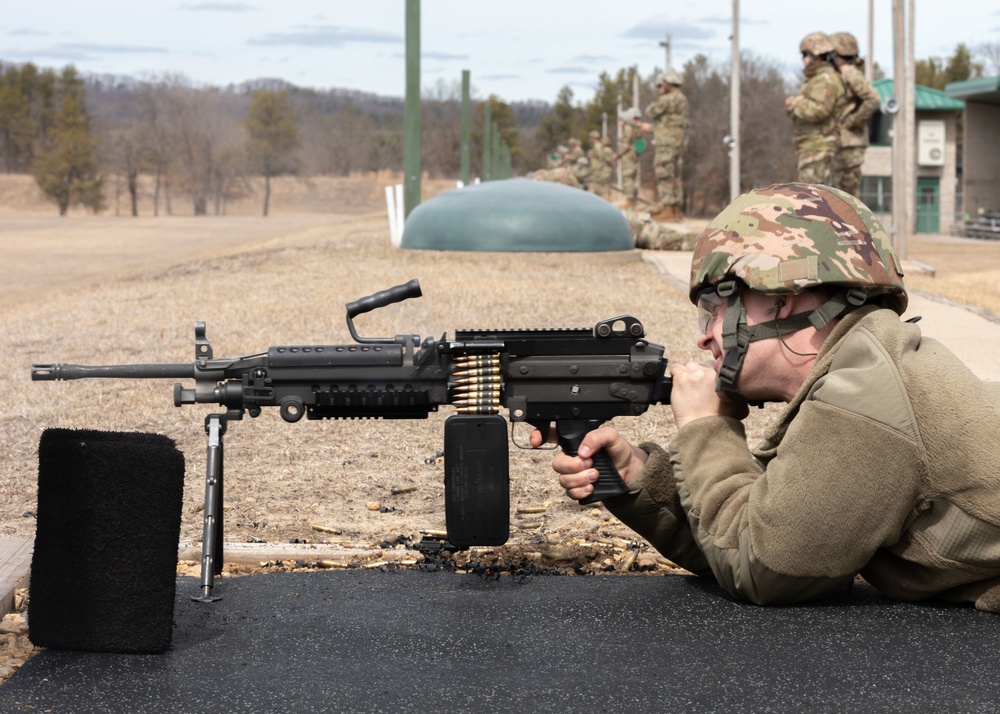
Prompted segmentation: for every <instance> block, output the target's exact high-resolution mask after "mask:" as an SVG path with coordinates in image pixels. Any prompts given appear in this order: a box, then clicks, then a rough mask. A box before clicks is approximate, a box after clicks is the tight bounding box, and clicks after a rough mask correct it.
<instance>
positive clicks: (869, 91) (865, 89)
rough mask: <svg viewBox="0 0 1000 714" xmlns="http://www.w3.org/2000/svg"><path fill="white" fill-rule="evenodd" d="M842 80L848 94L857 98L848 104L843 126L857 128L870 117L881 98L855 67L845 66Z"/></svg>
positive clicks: (876, 108)
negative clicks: (848, 108) (848, 110)
mask: <svg viewBox="0 0 1000 714" xmlns="http://www.w3.org/2000/svg"><path fill="white" fill-rule="evenodd" d="M843 80H844V85H845V86H846V87H847V91H848V92H849V93H850V95H851V96H852V97H856V98H857V99H856V101H852V102H851V103H850V104H849V105H848V106H849V107H851V111H850V112H848V113H847V115H846V116H845V117H844V126H846V127H847V128H848V129H851V130H854V129H858V128H859V127H861V126H864V125H865V123H866V122H867V121H868V120H869V119H871V118H872V115H874V114H875V112H876V110H878V108H879V104H880V103H881V99H880V97H879V94H878V90H877V89H875V87H873V86H872V85H871V83H870V82H869V81H868V80H867V79H866V78H865V75H864V73H862V72H861V70H859V69H858V68H857V67H848V68H846V69H845V70H844V74H843Z"/></svg>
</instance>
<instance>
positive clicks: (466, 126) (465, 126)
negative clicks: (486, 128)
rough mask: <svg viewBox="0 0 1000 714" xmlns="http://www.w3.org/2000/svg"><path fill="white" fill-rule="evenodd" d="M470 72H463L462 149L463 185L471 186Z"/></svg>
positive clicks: (464, 70)
mask: <svg viewBox="0 0 1000 714" xmlns="http://www.w3.org/2000/svg"><path fill="white" fill-rule="evenodd" d="M470 108H471V99H470V96H469V70H467V69H463V70H462V139H461V142H462V148H461V158H460V162H461V179H462V185H463V186H468V185H469V135H470V133H471V132H470V125H471V121H470V118H469V117H470Z"/></svg>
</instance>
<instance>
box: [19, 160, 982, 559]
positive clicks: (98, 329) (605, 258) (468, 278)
mask: <svg viewBox="0 0 1000 714" xmlns="http://www.w3.org/2000/svg"><path fill="white" fill-rule="evenodd" d="M376 183H377V179H375V178H373V177H369V178H367V179H365V180H363V181H361V180H359V185H358V186H356V187H354V186H352V184H351V180H344V181H331V182H329V183H326V184H324V186H323V188H322V191H323V192H324V193H323V195H324V198H323V200H322V202H330V201H334V200H337V201H340V203H341V204H343V205H353V206H354V209H353V211H349V212H346V213H334V214H320V213H315V212H313V213H310V212H308V211H301V212H295V211H286V210H284V209H283V208H281V206H282V204H281V202H276V204H275V207H274V214H273V216H272V218H269V219H267V220H266V221H265V220H263V219H255V218H251V217H250V216H249V215H245V216H230V217H225V218H216V217H207V218H200V219H194V218H186V219H185V218H174V219H167V218H160V219H151V218H150V219H139V220H138V221H136V220H135V219H131V218H118V219H114V218H111V217H106V218H102V217H88V216H75V217H70V218H69V219H62V220H60V219H58V218H56V217H54V216H52V215H51V214H50V213H48V212H47V209H46V212H45V213H44V214H40V213H39V212H38V210H37V207H35V208H32V207H30V206H27V207H26V206H21V207H20V208H19V210H16V211H15V210H13V209H12V208H11V202H10V201H8V202H7V205H8V209H6V210H7V215H6V216H5V217H4V220H3V221H0V240H2V241H3V245H4V251H5V257H6V260H5V267H4V268H3V270H5V271H6V272H5V273H3V278H4V280H5V286H6V287H7V290H6V291H5V295H4V299H3V300H2V301H0V320H2V324H3V333H2V336H0V345H2V350H0V353H2V355H3V356H4V360H3V363H4V364H5V366H6V367H7V368H6V369H5V370H4V371H3V373H2V374H0V390H2V391H3V393H4V394H5V395H7V398H6V399H5V400H4V409H3V412H2V414H0V438H2V439H3V440H4V443H5V444H7V455H6V458H5V459H4V461H3V464H2V466H0V504H2V505H3V509H2V512H0V536H16V537H31V535H32V534H33V529H34V521H33V519H32V518H31V517H30V515H28V516H25V515H24V514H26V513H28V514H30V512H32V511H33V510H34V508H35V480H36V475H37V462H36V459H37V454H36V451H37V444H38V438H39V436H40V434H41V432H42V430H43V429H45V428H46V427H66V428H95V429H105V430H123V431H125V430H129V431H130V430H140V431H152V432H159V433H163V434H167V435H168V436H170V437H171V438H173V439H174V440H175V441H176V442H177V443H178V446H179V447H180V448H181V449H182V450H183V451H184V453H185V456H186V459H187V465H188V466H187V480H186V488H185V504H184V515H183V524H182V533H183V537H184V538H185V539H198V538H200V535H201V517H200V514H199V513H198V512H197V508H198V507H199V506H200V504H201V500H202V498H203V483H202V479H203V469H204V463H203V462H204V454H205V443H204V434H203V429H202V420H203V418H204V416H205V414H207V413H208V412H209V408H208V407H203V406H198V407H184V408H183V409H175V408H174V407H173V406H172V394H171V386H172V385H171V383H169V382H162V381H155V382H134V381H98V380H91V381H80V382H68V383H33V382H31V381H30V379H29V366H30V365H31V364H32V363H39V362H42V363H47V362H61V361H66V362H78V363H90V364H110V363H129V362H184V361H189V360H191V359H192V358H193V344H192V341H193V330H192V325H193V323H194V322H195V321H196V320H204V321H206V322H207V323H208V336H209V339H210V340H211V341H212V344H213V346H214V349H215V354H216V356H226V355H232V356H238V355H242V354H250V353H255V352H258V351H260V350H262V349H265V348H267V347H268V346H270V345H272V344H279V343H298V344H337V343H345V342H350V336H349V334H348V332H347V329H346V327H345V322H344V304H345V303H346V302H348V301H350V300H354V299H356V298H358V297H361V296H364V295H368V294H370V293H372V292H374V291H376V290H380V289H384V288H386V287H389V286H391V285H395V284H399V283H402V282H405V281H407V280H409V279H411V278H414V277H416V278H419V279H420V281H421V284H422V286H423V290H424V297H423V298H421V299H418V300H410V301H407V302H404V303H400V304H397V305H392V306H389V307H387V308H385V309H382V310H379V311H377V312H374V313H369V314H367V315H364V316H362V317H360V318H359V319H358V321H357V323H358V329H359V331H360V332H361V333H362V334H363V335H366V336H391V335H394V334H396V333H417V334H420V335H422V336H434V337H439V336H440V335H441V334H442V333H444V332H448V333H452V332H453V331H454V330H455V329H456V328H471V327H539V326H552V325H557V326H588V325H592V324H593V323H594V322H595V321H596V320H599V319H603V318H606V317H610V316H612V315H617V314H622V313H631V314H634V315H636V316H638V317H639V318H640V319H642V320H643V322H644V323H645V325H646V327H647V331H648V333H649V334H650V335H651V336H652V337H653V339H654V340H655V341H657V342H661V343H663V344H665V345H666V346H667V353H668V355H669V356H670V357H671V358H672V359H674V360H686V359H688V358H690V357H693V356H694V348H693V338H694V325H693V323H692V320H691V307H690V304H689V303H688V302H687V300H686V298H685V296H684V294H683V292H682V291H681V290H679V289H678V288H677V287H676V286H675V285H674V284H673V283H671V282H669V281H666V280H663V279H660V278H658V277H657V275H656V273H655V271H654V270H653V269H652V268H651V267H650V265H648V264H647V263H646V262H644V261H643V260H641V258H640V256H639V255H638V254H637V253H625V254H622V253H610V254H607V253H560V254H545V253H458V252H455V253H438V252H429V251H400V250H397V249H394V248H392V247H391V245H390V243H389V239H388V227H387V222H386V219H385V217H384V215H383V213H382V211H383V208H382V204H381V202H380V201H381V197H380V196H379V191H376V190H374V189H373V188H372V187H373V186H374V185H375V184H376ZM3 186H4V183H3V182H2V181H0V203H3V202H4V201H5V200H6V199H5V194H4V193H3ZM441 187H442V188H443V187H444V185H442V186H441ZM348 195H354V196H355V198H354V199H349V198H337V196H348ZM359 196H360V198H359ZM95 256H96V257H95ZM909 258H910V259H911V260H916V261H920V262H923V263H926V264H928V265H931V266H933V267H934V268H935V269H936V271H937V273H936V276H935V277H933V278H930V277H927V276H921V275H911V276H908V280H909V282H910V284H911V285H913V286H914V287H917V288H919V289H923V290H928V291H931V292H935V293H938V294H941V295H945V296H947V297H949V298H951V299H954V300H958V301H961V302H967V303H970V304H975V305H980V306H982V307H984V308H987V309H990V310H992V311H994V312H996V313H998V314H1000V299H998V294H997V287H996V280H995V278H996V275H997V272H998V269H1000V260H998V258H1000V243H987V242H984V241H966V240H951V239H948V240H943V239H918V240H913V241H911V244H910V255H909ZM272 412H273V410H272ZM272 412H267V413H265V414H264V415H263V416H261V417H260V418H258V419H256V420H253V419H249V418H248V419H246V420H244V421H243V422H238V423H234V424H232V426H231V428H230V430H229V434H228V437H227V441H228V447H229V448H228V449H227V452H226V457H227V469H226V478H227V485H226V489H227V491H226V501H227V504H228V506H229V508H230V510H229V512H228V513H227V525H226V538H227V540H233V541H240V540H252V539H260V540H265V541H270V542H285V541H287V540H288V539H290V538H300V539H310V540H317V539H318V538H319V537H320V536H318V534H317V532H316V531H315V530H313V526H314V525H324V526H331V527H335V528H339V529H342V530H343V531H344V532H345V533H348V534H351V535H352V537H353V538H354V539H355V541H356V542H358V543H366V542H377V541H378V540H380V539H382V538H385V537H387V536H389V535H392V534H404V535H413V534H415V533H417V532H418V531H419V530H420V529H440V528H442V527H443V525H444V516H443V504H444V497H443V471H442V466H441V463H440V459H439V458H437V457H438V454H439V453H440V451H441V449H442V433H443V420H444V418H445V417H446V416H447V414H445V413H440V414H435V415H432V416H431V418H430V419H429V420H428V421H426V422H425V421H410V422H407V421H370V422H301V423H299V424H294V425H290V424H286V423H284V422H283V421H281V420H280V418H279V417H278V415H277V414H276V413H272ZM773 413H774V409H773V408H769V409H767V410H763V411H760V412H756V413H755V414H753V415H752V416H751V418H750V420H749V427H750V431H751V434H752V435H756V434H759V433H760V431H761V430H762V429H763V427H764V425H765V424H766V423H767V421H768V420H769V419H770V418H771V417H772V415H773ZM619 421H620V422H621V423H620V424H619V426H620V427H621V428H622V429H623V430H624V431H625V432H626V433H627V434H628V435H629V436H630V437H631V438H633V439H638V440H643V439H657V440H661V441H662V440H665V439H666V438H668V437H669V435H670V433H671V431H672V420H671V417H670V414H669V409H668V408H665V407H659V408H654V409H652V410H651V411H650V413H649V414H648V415H647V416H645V417H643V418H641V419H632V420H619ZM548 461H549V455H548V454H539V453H537V452H529V451H521V450H518V449H516V448H512V449H511V464H512V467H511V474H512V478H513V481H512V490H511V496H512V506H513V508H515V509H516V508H518V507H524V506H531V507H536V506H541V505H545V506H547V507H548V510H547V512H546V513H545V515H544V518H543V520H544V525H543V526H542V527H541V528H539V529H531V530H530V531H522V530H518V529H515V541H516V540H517V539H518V538H522V539H523V538H525V537H526V536H529V535H531V536H537V535H541V536H544V537H547V538H561V537H568V536H572V535H574V534H578V533H581V532H582V533H588V534H593V533H595V532H598V533H603V534H617V535H620V536H623V537H627V536H628V531H626V530H624V529H622V528H621V527H620V526H619V525H617V524H616V522H614V521H612V520H611V519H609V518H608V517H607V516H606V515H604V514H602V512H601V511H600V510H595V509H581V508H580V507H578V506H577V505H576V504H574V503H572V502H570V501H568V500H567V499H566V498H565V497H564V496H563V495H562V492H561V490H560V489H559V488H558V484H557V483H556V480H555V477H554V475H553V474H552V472H551V471H550V469H549V468H548ZM409 484H412V485H417V486H418V488H417V490H416V491H414V492H411V493H407V494H401V495H395V496H394V495H392V494H391V493H390V491H391V489H392V488H393V487H396V486H400V485H409ZM369 501H379V502H382V503H384V504H385V505H388V506H392V507H393V508H395V511H394V512H391V513H378V512H373V511H369V510H368V509H367V508H366V503H368V502H369ZM513 517H514V518H515V521H516V520H517V518H518V517H517V516H516V515H514V516H513Z"/></svg>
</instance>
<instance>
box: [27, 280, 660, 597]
mask: <svg viewBox="0 0 1000 714" xmlns="http://www.w3.org/2000/svg"><path fill="white" fill-rule="evenodd" d="M420 295H421V291H420V284H419V283H418V282H417V281H416V280H411V281H410V282H408V283H405V284H403V285H397V286H396V287H393V288H390V289H388V290H384V291H381V292H378V293H375V294H374V295H370V296H368V297H365V298H361V299H360V300H356V301H354V302H351V303H348V304H347V327H348V329H349V330H350V333H351V337H352V338H353V339H354V344H347V345H309V346H279V347H270V348H268V350H267V352H263V353H259V354H254V355H250V356H246V357H235V358H217V357H214V356H213V352H212V346H211V344H210V343H209V341H208V338H207V337H206V335H205V323H202V322H198V323H195V349H194V351H195V354H194V362H193V363H185V364H135V365H110V366H84V365H76V364H36V365H33V366H32V368H31V378H32V379H33V380H35V381H52V380H70V379H89V378H106V379H160V378H167V379H189V380H194V387H193V388H189V387H185V386H183V385H181V384H180V383H177V384H175V385H174V405H175V406H178V407H179V406H183V405H185V404H217V405H220V406H222V407H224V408H225V411H224V412H219V413H214V414H210V415H208V416H207V417H206V418H205V431H206V434H207V436H208V455H207V466H206V471H205V508H204V524H203V525H204V529H203V537H202V560H201V586H200V587H201V592H200V595H199V596H198V597H196V598H194V599H196V600H199V601H202V602H210V601H212V600H217V599H218V597H214V596H213V595H212V587H213V579H214V576H216V575H219V574H221V572H222V565H223V552H222V550H223V538H222V534H223V533H222V532H223V522H222V491H223V439H224V436H225V433H226V428H227V425H228V423H229V422H231V421H238V420H240V419H242V418H243V415H244V414H249V415H250V416H251V417H256V416H259V415H260V413H261V410H262V409H263V408H265V407H277V409H278V412H279V414H280V415H281V418H282V419H284V420H285V421H286V422H290V423H294V422H297V421H299V420H301V419H302V417H306V418H307V419H356V418H381V419H426V418H427V416H428V414H430V412H435V411H437V410H438V408H439V407H441V406H443V405H449V406H450V407H452V408H453V409H454V414H452V415H451V416H449V417H448V419H447V420H446V422H445V434H444V446H445V448H444V457H445V458H444V468H445V518H446V523H447V533H448V540H449V541H450V542H451V543H452V544H453V545H455V546H459V547H465V546H470V545H502V544H503V543H505V542H506V541H507V538H508V537H509V511H510V505H509V502H510V495H509V476H508V471H509V464H508V451H507V422H506V420H505V419H504V417H503V416H502V415H501V413H500V410H501V408H506V409H507V412H508V416H509V419H510V421H511V435H512V437H513V428H514V422H527V423H528V424H530V425H532V426H534V427H536V428H537V429H539V430H541V432H542V433H543V434H549V433H551V431H550V430H551V429H552V427H553V425H554V426H555V434H556V437H557V442H558V444H559V445H560V446H561V447H562V449H563V451H565V452H566V453H568V454H571V455H575V454H576V452H577V449H578V448H579V446H580V442H581V441H582V440H583V437H584V436H585V435H586V434H587V433H588V432H590V431H592V430H593V429H596V428H597V427H599V426H600V425H601V424H603V423H604V422H606V421H608V420H610V419H612V418H614V417H616V416H637V415H639V414H642V413H643V412H645V411H646V410H647V408H648V407H649V405H651V404H656V403H662V404H666V403H669V400H670V387H671V381H670V377H669V376H668V375H667V373H666V367H667V360H666V359H665V358H664V357H663V347H661V346H660V345H655V344H652V343H650V342H648V341H646V340H645V339H644V338H645V331H644V329H643V326H642V324H641V323H640V322H639V321H638V320H637V319H636V318H634V317H632V316H630V315H622V316H619V317H613V318H611V319H608V320H603V321H601V322H599V323H597V324H596V325H595V326H594V327H593V329H586V328H578V329H550V328H544V329H514V330H456V332H455V335H454V337H453V338H452V339H447V334H445V335H443V336H442V337H441V339H439V340H435V339H432V338H430V337H428V338H426V339H425V340H424V341H423V342H421V340H420V336H419V335H397V336H395V337H392V338H363V337H360V336H359V335H358V333H357V331H356V330H355V327H354V318H356V317H357V316H359V315H362V314H364V313H366V312H370V311H372V310H375V309H377V308H381V307H385V306H386V305H390V304H392V303H396V302H400V301H402V300H406V299H409V298H412V297H420ZM512 441H514V444H515V445H516V446H519V447H521V448H528V447H523V446H521V445H520V444H517V442H516V440H514V439H513V438H512ZM594 465H595V468H596V469H597V470H598V472H599V474H600V477H599V479H598V480H597V482H596V483H595V484H594V492H593V494H591V495H590V496H588V497H587V498H586V499H583V501H581V502H582V503H589V502H594V501H602V500H604V499H607V498H610V497H612V496H616V495H620V494H622V493H624V492H625V491H626V490H627V489H626V487H625V484H624V482H623V481H622V479H621V477H620V476H619V474H618V472H617V471H616V470H615V467H614V465H613V464H612V463H611V460H610V459H609V458H608V457H607V455H606V454H604V453H603V452H599V453H597V454H596V455H595V456H594Z"/></svg>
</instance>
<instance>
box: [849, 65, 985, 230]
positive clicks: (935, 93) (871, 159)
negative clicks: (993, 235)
mask: <svg viewBox="0 0 1000 714" xmlns="http://www.w3.org/2000/svg"><path fill="white" fill-rule="evenodd" d="M872 84H873V85H874V87H875V89H876V90H877V91H878V93H879V98H880V99H881V100H882V105H881V111H879V112H877V113H876V114H875V116H874V117H873V118H872V121H871V126H870V130H871V134H870V136H871V145H870V146H869V147H868V151H867V152H866V154H865V163H864V165H863V166H862V167H861V172H862V175H863V177H864V178H863V180H862V185H861V199H862V200H863V201H865V203H867V204H868V205H869V206H870V207H871V208H872V210H874V211H875V212H876V213H891V205H892V133H891V132H892V125H893V122H894V121H895V120H896V119H897V117H899V116H900V115H899V114H898V113H893V112H892V111H891V109H892V108H891V104H890V102H891V101H892V100H893V99H894V96H895V83H894V81H893V80H892V79H891V78H886V79H878V80H875V81H874V82H872ZM964 106H965V103H964V102H963V101H962V100H960V99H955V98H952V97H949V96H948V95H946V94H945V93H944V92H941V91H939V90H937V89H932V88H930V87H922V86H919V85H917V86H916V87H915V89H914V110H915V113H916V118H915V123H914V127H915V131H916V137H915V141H914V144H915V154H916V155H915V156H914V157H913V162H914V168H915V172H914V177H915V189H916V196H915V197H914V200H915V201H916V232H917V233H947V232H951V231H952V227H953V225H954V224H955V222H956V213H957V211H958V204H957V202H956V186H957V171H958V152H957V148H956V146H957V141H956V139H957V134H958V131H957V119H958V117H959V116H960V114H961V112H962V110H963V108H964ZM900 109H901V107H900Z"/></svg>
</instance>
